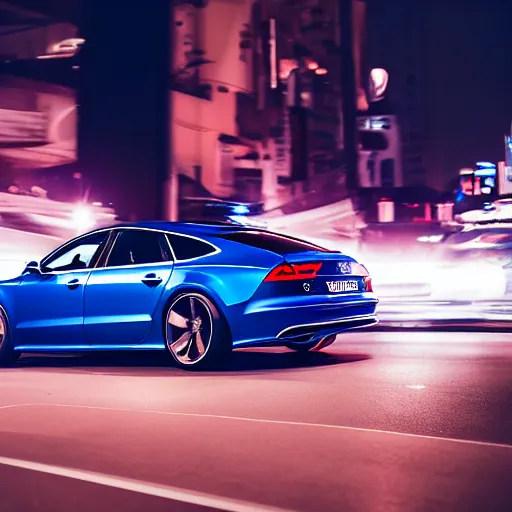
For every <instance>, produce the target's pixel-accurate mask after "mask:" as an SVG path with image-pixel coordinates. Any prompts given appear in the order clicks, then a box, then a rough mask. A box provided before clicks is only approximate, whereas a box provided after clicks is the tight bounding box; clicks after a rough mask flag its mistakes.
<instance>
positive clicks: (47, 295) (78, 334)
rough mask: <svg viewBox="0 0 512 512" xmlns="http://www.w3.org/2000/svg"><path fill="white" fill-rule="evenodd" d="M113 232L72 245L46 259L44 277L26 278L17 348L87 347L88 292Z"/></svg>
mask: <svg viewBox="0 0 512 512" xmlns="http://www.w3.org/2000/svg"><path fill="white" fill-rule="evenodd" d="M109 234H110V231H108V230H104V231H101V232H97V233H94V234H91V235H86V236H84V237H80V238H78V239H75V240H73V241H71V242H70V243H68V244H66V245H64V246H62V247H61V248H59V249H57V250H56V251H54V252H53V253H52V254H50V255H49V256H47V257H46V258H44V259H43V261H42V262H41V266H40V273H32V274H28V273H27V274H24V275H23V276H22V277H21V283H20V286H18V287H17V289H16V294H15V307H16V315H15V318H16V344H17V345H19V346H21V347H28V348H30V347H36V346H46V347H48V349H51V347H56V348H62V347H63V346H70V347H79V346H82V345H84V344H86V341H85V336H84V330H83V322H84V316H83V304H84V289H85V284H86V282H87V279H88V278H89V275H90V273H91V268H92V267H93V266H94V264H95V261H96V260H97V259H98V257H99V255H100V253H101V251H102V250H103V248H104V247H106V244H107V239H108V237H109Z"/></svg>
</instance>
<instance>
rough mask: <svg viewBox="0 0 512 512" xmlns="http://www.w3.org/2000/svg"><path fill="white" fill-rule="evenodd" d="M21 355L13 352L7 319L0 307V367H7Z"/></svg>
mask: <svg viewBox="0 0 512 512" xmlns="http://www.w3.org/2000/svg"><path fill="white" fill-rule="evenodd" d="M20 356H21V353H19V352H15V351H14V347H13V345H12V336H11V332H10V327H9V319H8V317H7V313H6V312H5V310H4V308H2V307H1V306H0V365H1V366H8V365H9V364H12V363H14V362H16V361H17V360H18V359H19V358H20Z"/></svg>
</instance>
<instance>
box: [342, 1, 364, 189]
mask: <svg viewBox="0 0 512 512" xmlns="http://www.w3.org/2000/svg"><path fill="white" fill-rule="evenodd" d="M353 1H354V0H339V8H338V15H339V27H340V33H341V37H340V44H341V52H340V54H341V87H342V91H341V94H342V109H343V146H344V153H345V161H346V166H347V188H348V192H349V194H350V196H351V197H353V198H355V197H357V195H358V192H359V176H358V161H359V151H358V140H357V108H356V70H355V62H354V28H353V20H354V14H353V12H354V11H353Z"/></svg>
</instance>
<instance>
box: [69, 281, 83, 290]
mask: <svg viewBox="0 0 512 512" xmlns="http://www.w3.org/2000/svg"><path fill="white" fill-rule="evenodd" d="M66 286H67V287H68V288H69V289H70V290H76V289H77V288H78V287H79V286H80V280H79V279H71V281H69V282H68V283H67V284H66Z"/></svg>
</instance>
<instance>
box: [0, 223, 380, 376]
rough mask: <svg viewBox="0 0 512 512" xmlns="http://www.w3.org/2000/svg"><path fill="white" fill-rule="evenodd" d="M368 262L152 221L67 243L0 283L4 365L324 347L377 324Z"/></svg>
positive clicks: (284, 242) (197, 357)
mask: <svg viewBox="0 0 512 512" xmlns="http://www.w3.org/2000/svg"><path fill="white" fill-rule="evenodd" d="M377 302H378V301H377V298H376V297H375V295H374V294H373V292H372V287H371V279H370V276H369V275H368V272H367V270H366V268H365V267H363V266H362V265H360V264H359V263H357V262H356V261H355V260H354V259H352V258H350V257H348V256H346V255H344V254H342V253H340V252H333V251H329V250H327V249H324V248H322V247H318V246H316V245H313V244H310V243H308V242H304V241H302V240H298V239H295V238H290V237H287V236H283V235H279V234H275V233H271V232H268V231H264V230H258V229H253V228H246V227H243V226H238V225H233V224H231V225H230V224H225V225H224V224H215V223H211V224H196V223H170V222H145V223H136V224H129V225H116V226H113V227H110V228H106V229H98V230H96V231H93V232H91V233H88V234H86V235H83V236H80V237H78V238H75V239H73V240H71V241H70V242H67V243H66V244H64V245H63V246H61V247H60V248H58V249H57V250H55V251H54V252H52V253H51V254H49V255H48V256H46V257H45V258H43V260H42V261H41V262H40V263H37V262H31V263H29V264H28V265H27V267H26V269H25V271H24V272H23V274H22V275H21V276H20V277H17V278H16V279H12V280H8V281H3V282H1V283H0V361H1V362H2V363H11V362H13V361H15V360H16V359H17V358H18V357H19V356H20V354H22V353H23V352H30V353H45V352H66V353H69V352H86V351H117V350H161V351H165V350H168V351H169V353H170V354H171V356H172V358H173V359H174V361H175V362H176V364H177V365H178V366H179V367H182V368H211V367H213V366H215V365H216V364H219V363H221V362H222V361H223V360H225V358H226V357H227V356H228V355H229V353H230V352H231V350H232V349H233V348H240V347H254V346H270V345H280V346H286V347H289V348H290V349H293V350H296V351H311V350H320V349H323V348H325V347H327V346H329V345H330V344H331V343H333V342H334V340H335V339H336V334H338V333H341V332H343V331H346V330H348V329H354V328H361V327H367V326H370V325H373V324H375V323H376V322H377V317H376V315H375V309H376V305H377Z"/></svg>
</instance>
